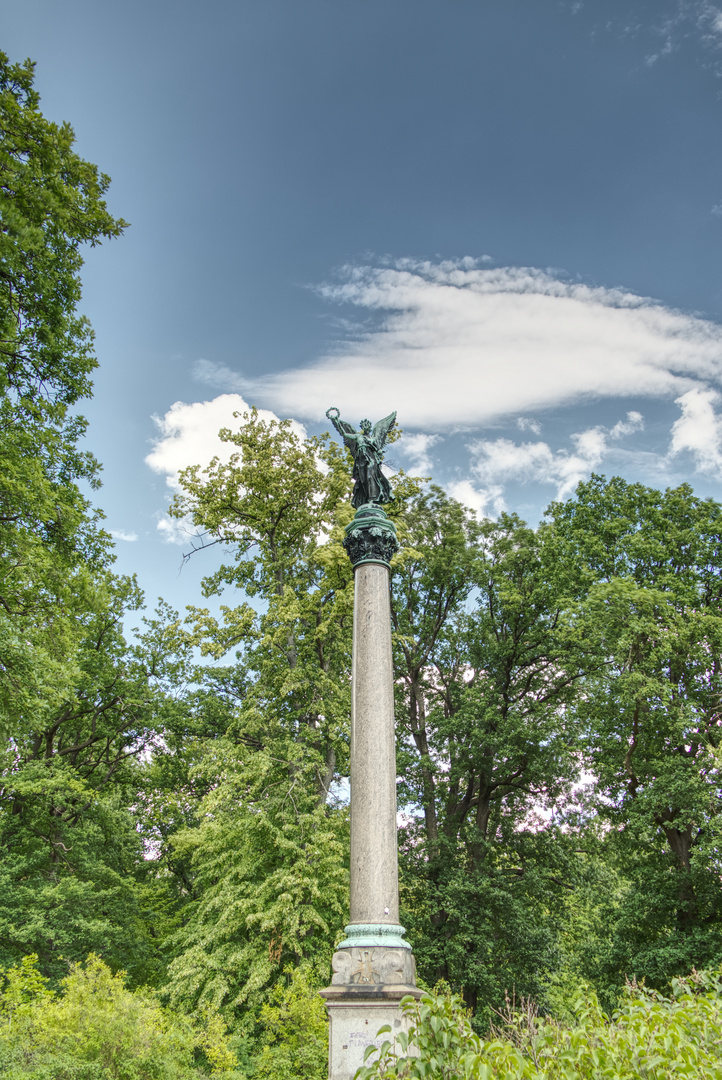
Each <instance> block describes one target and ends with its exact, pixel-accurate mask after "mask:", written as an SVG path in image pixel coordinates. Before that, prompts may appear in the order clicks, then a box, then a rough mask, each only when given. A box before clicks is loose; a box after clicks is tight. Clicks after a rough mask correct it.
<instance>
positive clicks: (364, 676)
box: [321, 503, 419, 1080]
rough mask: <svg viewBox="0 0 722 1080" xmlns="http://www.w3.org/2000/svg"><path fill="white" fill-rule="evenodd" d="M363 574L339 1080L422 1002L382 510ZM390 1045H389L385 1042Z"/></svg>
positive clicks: (364, 529) (336, 1033)
mask: <svg viewBox="0 0 722 1080" xmlns="http://www.w3.org/2000/svg"><path fill="white" fill-rule="evenodd" d="M344 546H345V547H346V550H347V551H348V553H349V557H350V558H351V561H352V563H353V565H354V589H355V591H354V626H353V673H352V703H351V879H350V891H351V896H350V900H351V904H350V911H351V918H350V922H349V925H348V926H347V927H345V934H346V937H345V938H344V940H343V941H342V942H341V944H340V945H339V946H338V949H337V951H336V953H335V954H334V957H333V961H332V966H333V977H332V979H331V985H330V986H329V987H328V988H327V989H326V990H322V991H321V993H322V995H323V997H324V998H325V1000H326V1006H327V1008H328V1014H329V1021H330V1035H329V1078H330V1080H352V1078H353V1075H354V1073H355V1072H356V1069H358V1068H359V1066H360V1065H362V1064H363V1057H364V1051H365V1049H366V1047H367V1046H370V1045H371V1044H372V1043H374V1042H375V1037H376V1032H377V1031H378V1029H379V1027H381V1026H383V1025H385V1024H389V1025H390V1027H391V1029H392V1032H396V1031H401V1030H402V1028H403V1027H404V1026H405V1021H404V1018H403V1016H402V1014H401V1011H400V1010H399V1007H398V1003H399V1001H400V1000H401V998H402V997H405V996H406V995H407V994H414V995H418V994H419V991H418V990H417V989H416V980H415V964H414V958H413V955H412V952H411V946H410V945H409V944H408V942H406V941H404V939H403V934H404V928H403V926H400V925H399V882H398V854H397V846H396V735H395V730H394V674H393V658H392V654H391V608H390V593H389V561H390V559H391V556H392V555H393V553H394V551H396V550H397V548H398V543H397V541H396V530H395V528H394V525H393V523H392V522H390V521H389V519H388V518H387V517H386V514H385V513H384V511H383V510H382V508H381V507H380V506H377V505H376V504H374V503H370V504H367V505H366V506H361V507H359V509H358V510H357V512H356V516H355V518H354V520H353V521H352V523H351V524H350V525H349V526H348V528H347V529H346V540H345V541H344ZM386 1038H389V1036H388V1035H384V1036H383V1037H382V1040H380V1041H383V1039H386Z"/></svg>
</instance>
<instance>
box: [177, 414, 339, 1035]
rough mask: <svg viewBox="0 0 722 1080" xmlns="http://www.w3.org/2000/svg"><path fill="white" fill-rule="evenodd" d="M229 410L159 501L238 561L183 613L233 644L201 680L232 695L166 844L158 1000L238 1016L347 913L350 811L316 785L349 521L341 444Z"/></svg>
mask: <svg viewBox="0 0 722 1080" xmlns="http://www.w3.org/2000/svg"><path fill="white" fill-rule="evenodd" d="M242 420H243V423H242V424H241V425H240V426H239V428H238V430H237V431H235V432H231V431H230V430H224V431H223V432H221V438H222V439H224V440H225V441H227V442H231V443H232V444H233V445H234V448H235V449H234V453H233V455H232V457H231V459H230V461H229V462H228V463H225V464H224V463H221V462H219V461H218V460H216V461H214V462H212V463H211V465H210V466H209V467H208V468H207V469H206V470H204V471H203V472H202V471H201V470H200V469H198V468H193V469H189V470H186V471H185V473H183V474H182V475H181V484H182V486H183V489H184V493H183V494H182V495H181V496H179V498H178V499H177V500H176V502H175V505H174V507H173V508H172V513H174V514H175V515H177V516H184V515H189V516H190V518H191V520H192V521H193V523H194V524H195V525H196V527H198V528H200V529H202V530H204V531H205V538H204V543H205V544H208V543H224V544H228V545H229V546H230V547H231V550H232V551H233V554H234V561H233V562H232V563H226V564H224V565H223V566H222V567H221V569H220V570H219V571H218V572H217V573H216V574H214V575H213V576H211V577H209V578H207V579H206V580H205V581H204V591H205V592H206V595H212V594H214V593H219V592H221V591H222V590H223V589H224V588H226V587H228V586H233V587H235V588H236V589H238V591H239V592H240V603H235V604H234V605H227V606H224V607H223V608H222V618H221V619H220V620H216V619H214V618H212V617H211V615H210V614H209V612H208V611H207V610H205V609H199V608H195V609H192V610H191V613H190V616H189V620H188V624H189V630H188V640H189V642H191V643H192V644H193V645H194V646H196V647H198V648H199V649H200V650H201V652H202V653H205V655H206V656H210V657H213V658H216V659H217V660H219V661H223V662H224V663H225V664H226V665H227V656H226V654H227V653H228V652H229V651H230V650H235V653H236V656H235V663H234V664H232V665H227V666H225V667H222V668H220V669H218V668H208V669H207V670H206V672H205V674H204V675H203V676H202V677H203V678H204V679H206V680H207V685H210V683H211V682H212V681H215V683H216V689H218V687H219V685H222V686H225V687H228V686H233V687H234V688H235V690H234V698H233V702H232V705H231V707H230V711H229V713H228V714H227V719H226V728H225V730H224V732H223V733H222V735H221V736H220V737H219V738H218V739H217V740H216V741H213V742H208V743H207V745H206V746H205V748H204V749H203V750H202V752H201V755H200V757H199V759H198V762H197V764H196V765H195V768H194V770H193V782H194V784H196V785H197V786H198V787H199V788H200V789H204V791H205V794H204V795H203V797H202V799H201V802H200V804H199V806H198V814H197V823H196V824H189V826H188V828H186V829H185V830H182V831H179V832H178V833H177V834H175V835H173V836H170V837H168V845H167V846H168V848H169V851H170V857H171V859H172V860H173V861H175V862H176V863H180V864H182V865H183V866H185V867H186V868H187V871H188V875H189V877H190V878H191V879H192V890H193V894H192V899H191V901H190V902H189V904H188V906H187V908H186V909H185V910H184V914H183V925H182V927H181V928H180V929H179V931H178V933H177V935H176V937H175V953H176V955H175V958H174V960H173V962H172V964H171V967H170V984H169V992H170V994H171V998H172V1000H173V1001H175V1002H178V1003H182V1004H183V1005H184V1007H186V1008H192V1007H195V1005H196V1003H198V1002H201V1003H202V1002H203V1001H213V1002H214V1003H215V1004H216V1005H217V1006H219V1007H220V1006H222V1007H223V1008H224V1009H226V1010H227V1014H228V1015H229V1017H230V1018H231V1020H232V1021H233V1022H234V1023H238V1022H239V1017H240V1016H241V1014H243V1016H244V1019H243V1021H242V1023H244V1024H246V1025H250V1023H251V1018H253V1017H256V1016H257V1015H258V1010H259V1009H260V1007H261V1004H262V1003H263V1001H264V1000H265V997H266V996H267V995H268V993H269V991H270V988H271V987H272V986H273V985H274V983H275V982H276V981H277V980H278V979H279V978H281V977H282V973H283V970H284V968H285V967H286V966H287V965H288V964H289V963H292V964H294V965H298V964H301V965H304V966H306V967H308V968H310V969H312V970H313V969H315V970H316V971H317V972H319V971H321V970H324V971H326V970H327V969H328V967H329V965H330V958H331V953H332V949H333V937H334V934H335V933H336V932H337V931H339V930H340V929H341V927H342V926H343V923H344V921H345V917H344V911H345V907H346V903H347V876H348V875H347V870H346V866H345V864H346V858H345V852H346V850H347V845H348V839H347V821H346V814H345V812H344V811H343V810H340V809H338V808H337V807H335V806H334V805H333V799H332V798H331V797H330V790H331V785H332V783H333V781H334V780H335V779H336V778H337V776H338V773H339V770H343V768H344V765H345V762H346V760H347V756H348V746H347V739H348V715H349V708H350V661H351V620H352V604H353V592H352V586H351V580H352V579H351V568H350V566H349V563H348V558H347V556H346V554H345V552H344V551H343V548H342V547H341V545H340V542H339V538H340V534H341V531H342V526H343V524H344V522H345V521H346V520H349V519H350V516H351V508H350V506H348V503H347V502H346V501H345V500H346V498H347V496H348V492H349V488H350V478H349V476H348V472H347V471H346V469H345V466H344V463H343V457H342V454H341V452H340V451H339V450H338V449H337V448H336V447H334V446H326V445H324V443H323V441H322V440H318V439H310V440H303V439H302V438H301V437H300V436H299V435H298V434H296V433H295V432H294V430H293V428H292V426H291V424H290V423H289V422H288V421H280V422H275V421H274V422H270V423H269V422H266V421H264V420H262V419H261V418H259V416H258V414H257V413H256V412H251V413H250V414H247V415H245V416H244V417H243V418H242ZM252 605H255V606H252Z"/></svg>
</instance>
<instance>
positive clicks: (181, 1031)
mask: <svg viewBox="0 0 722 1080" xmlns="http://www.w3.org/2000/svg"><path fill="white" fill-rule="evenodd" d="M36 964H37V957H25V959H24V960H23V961H22V963H21V964H20V965H18V966H16V967H13V968H11V969H10V970H9V971H8V972H7V973H6V974H5V977H4V986H3V989H2V993H0V1075H2V1076H3V1077H4V1080H201V1078H202V1077H208V1076H215V1077H218V1078H220V1077H224V1078H227V1080H231V1077H233V1076H234V1069H235V1064H236V1062H235V1058H234V1056H233V1054H232V1053H231V1052H230V1050H229V1049H228V1043H227V1040H226V1036H225V1031H224V1028H223V1025H222V1023H221V1021H220V1019H219V1018H218V1017H217V1016H215V1015H211V1014H206V1015H205V1016H204V1017H203V1020H202V1022H200V1023H197V1022H192V1021H191V1020H189V1019H188V1018H185V1017H181V1016H178V1015H175V1014H173V1013H170V1012H169V1011H168V1010H166V1009H164V1008H162V1007H161V1005H160V1004H159V1003H158V1001H157V999H156V998H155V996H154V995H153V994H152V993H151V992H149V991H146V990H135V991H130V990H128V989H127V988H126V986H125V984H124V976H123V973H120V974H113V972H112V971H111V970H110V968H109V967H107V965H106V964H104V963H103V961H102V960H101V959H100V958H99V957H97V956H93V955H91V956H90V957H88V960H87V962H86V963H85V964H74V965H73V966H72V967H71V970H70V974H69V975H68V976H67V977H66V978H65V979H63V981H62V983H61V987H62V989H61V992H60V993H58V994H56V993H54V992H52V991H50V990H48V986H47V980H46V979H44V978H43V976H42V975H40V973H39V972H38V970H37V966H36ZM235 1075H238V1074H235Z"/></svg>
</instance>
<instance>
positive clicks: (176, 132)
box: [0, 0, 722, 607]
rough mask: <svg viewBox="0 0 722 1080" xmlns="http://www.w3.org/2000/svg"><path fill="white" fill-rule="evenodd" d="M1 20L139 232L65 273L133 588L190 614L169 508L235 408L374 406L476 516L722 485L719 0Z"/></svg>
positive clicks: (40, 8)
mask: <svg viewBox="0 0 722 1080" xmlns="http://www.w3.org/2000/svg"><path fill="white" fill-rule="evenodd" d="M5 8H6V10H5V11H4V13H3V16H2V22H1V24H0V25H1V26H2V36H1V38H0V47H1V48H2V49H3V50H4V51H5V52H6V53H8V55H9V56H10V57H11V59H23V58H25V57H26V56H29V57H31V58H32V59H34V60H35V61H37V77H36V85H37V87H38V89H39V91H40V93H41V95H42V107H43V109H44V111H45V113H46V115H47V116H49V117H50V118H52V119H54V120H58V121H60V120H68V121H70V122H71V123H72V125H73V126H74V128H75V131H76V135H77V146H78V150H79V152H80V153H81V154H83V155H84V156H85V157H87V158H88V159H90V160H91V161H94V162H96V163H97V164H98V165H100V167H101V168H102V169H103V170H104V171H106V172H108V173H109V174H110V175H111V176H112V177H113V184H112V187H111V191H110V205H111V208H112V209H113V210H114V211H115V212H116V213H117V214H119V215H122V216H123V217H125V218H126V219H127V220H129V221H130V222H131V228H130V229H129V230H128V231H127V233H126V235H125V236H124V237H123V238H121V239H120V240H117V241H114V242H113V243H112V244H109V245H106V246H103V247H101V248H99V249H95V250H94V251H92V252H89V253H88V256H87V260H86V267H85V271H84V299H83V308H84V310H85V312H86V313H87V314H88V316H89V317H90V319H91V322H92V323H93V326H94V328H95V330H96V335H97V353H98V358H99V360H100V364H101V366H100V369H99V371H98V373H97V377H96V383H95V397H94V399H93V400H92V402H90V403H89V404H88V406H87V407H86V409H85V411H86V413H87V415H88V416H89V418H90V421H91V425H90V431H89V445H90V447H91V449H92V450H93V451H94V452H95V453H96V455H97V456H98V457H99V458H100V459H101V461H102V462H103V463H104V487H103V489H102V490H101V492H100V502H101V505H102V506H103V508H104V509H105V511H106V514H107V525H108V527H109V528H110V529H112V530H114V531H115V532H116V534H117V535H118V536H119V540H118V568H119V569H120V570H121V571H131V570H135V571H137V572H138V574H139V578H140V581H141V584H142V585H143V587H144V588H145V589H146V592H147V594H148V598H149V600H151V601H152V600H153V599H154V597H155V596H157V595H158V594H161V595H163V596H165V597H166V598H167V599H169V600H170V601H171V602H172V603H174V604H176V605H177V606H181V607H182V606H183V605H184V604H186V603H197V602H198V600H199V595H198V583H199V580H200V577H201V576H202V575H203V574H204V573H206V572H208V571H209V570H210V569H211V568H212V567H211V563H210V559H211V558H214V557H215V556H202V555H201V556H196V557H194V559H193V560H191V563H190V564H189V565H188V566H186V567H185V568H184V569H183V571H182V573H180V574H179V565H180V560H181V554H182V551H183V550H184V549H185V548H187V546H188V544H187V537H184V536H183V535H180V536H179V535H178V533H177V530H173V529H171V528H169V526H168V522H167V520H166V519H165V516H164V508H165V506H166V504H167V499H168V496H169V494H170V492H171V491H172V487H173V482H174V477H175V474H176V473H177V470H178V468H180V467H182V466H183V465H184V464H191V463H194V462H195V461H205V460H208V459H209V458H210V457H211V456H212V455H213V453H214V452H215V451H216V449H217V448H218V446H217V443H216V441H215V432H216V431H217V429H218V428H219V427H220V426H221V425H224V424H227V423H229V422H230V420H231V416H230V414H231V413H232V411H233V409H234V408H236V409H237V408H239V407H242V406H241V402H242V401H245V402H248V403H251V404H256V405H258V406H259V407H261V408H264V409H269V410H273V411H275V412H276V413H277V414H278V415H282V416H292V417H294V418H295V419H296V420H297V421H298V422H299V423H301V424H303V425H305V427H306V429H307V430H308V431H309V432H315V431H319V430H323V429H324V428H325V427H327V424H326V423H325V422H324V421H323V416H324V413H325V410H326V408H327V407H328V406H329V405H332V404H333V405H337V406H338V407H339V408H340V409H341V413H342V416H344V417H345V418H348V419H350V420H352V421H358V420H360V419H361V417H362V416H366V415H369V416H371V419H374V420H375V419H377V418H378V417H380V416H383V415H385V414H386V413H387V412H389V411H390V410H391V409H393V408H395V409H397V410H398V413H399V421H400V423H401V425H402V427H403V428H404V430H405V432H406V434H405V437H404V441H403V442H402V443H400V444H397V446H395V447H394V451H393V457H394V460H395V461H396V462H397V464H400V465H404V466H405V467H407V468H412V469H415V470H421V471H422V472H431V473H432V474H433V475H434V477H435V479H436V480H438V481H439V482H441V483H443V484H444V485H445V486H447V487H448V488H449V490H451V491H452V492H453V493H454V494H456V495H457V496H458V497H460V498H462V499H463V500H464V501H466V502H468V503H469V504H471V505H473V506H475V507H476V508H477V509H479V510H481V511H484V512H487V513H492V514H496V513H498V511H499V510H500V509H502V508H504V507H506V508H508V509H510V510H517V511H518V512H519V513H521V514H522V515H523V516H526V517H527V518H528V519H529V520H532V521H536V520H538V518H539V516H540V514H541V512H542V510H543V508H544V506H545V505H546V504H547V503H548V502H549V501H550V500H551V499H552V498H554V497H557V496H559V495H561V496H565V495H567V494H570V493H571V492H572V491H573V489H574V486H575V484H576V483H577V482H578V480H579V479H582V478H583V477H584V476H586V475H588V474H589V472H590V471H591V470H592V469H593V470H595V471H597V472H603V473H606V474H607V475H613V474H616V475H622V476H624V477H626V478H627V479H630V480H641V481H643V482H645V483H649V484H652V485H654V486H660V487H665V486H668V485H673V484H678V483H681V482H683V481H688V482H689V483H691V484H692V485H693V486H694V488H695V490H696V491H697V492H698V493H699V494H701V495H712V496H714V497H715V498H718V499H722V396H721V393H722V278H721V276H720V264H721V261H722V260H721V256H722V137H721V136H722V130H721V118H722V115H721V114H722V97H721V94H722V4H721V5H720V7H717V6H715V5H714V4H712V3H707V2H701V0H643V2H638V3H635V2H634V0H576V2H571V0H570V2H562V0H236V2H230V0H224V2H220V0H207V2H206V3H205V4H203V5H199V4H194V3H188V2H186V0H173V2H171V0H143V2H138V0H124V2H123V3H122V4H120V3H116V4H109V3H106V4H103V3H98V2H97V0H63V3H58V2H57V0H23V3H22V4H14V5H5ZM120 537H128V538H130V537H135V539H125V540H124V539H120ZM204 560H205V561H204Z"/></svg>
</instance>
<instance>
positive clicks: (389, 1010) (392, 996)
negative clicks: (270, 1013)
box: [321, 983, 421, 1080]
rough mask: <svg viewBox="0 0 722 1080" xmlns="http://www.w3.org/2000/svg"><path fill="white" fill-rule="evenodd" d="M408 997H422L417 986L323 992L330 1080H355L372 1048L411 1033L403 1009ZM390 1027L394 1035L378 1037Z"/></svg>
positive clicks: (330, 989)
mask: <svg viewBox="0 0 722 1080" xmlns="http://www.w3.org/2000/svg"><path fill="white" fill-rule="evenodd" d="M407 994H413V996H414V997H420V996H421V991H420V990H419V989H418V988H417V987H416V986H411V985H408V986H407V985H403V984H401V983H398V984H394V985H386V986H382V985H380V984H376V985H368V984H366V985H358V986H329V987H328V988H327V989H326V990H322V991H321V996H322V997H323V998H325V1001H326V1008H327V1009H328V1020H329V1031H328V1077H329V1080H353V1078H354V1075H355V1074H356V1070H357V1069H360V1068H361V1066H362V1065H363V1064H364V1054H365V1053H366V1048H367V1047H369V1046H380V1045H381V1043H382V1042H384V1041H385V1040H386V1039H389V1040H390V1041H392V1042H393V1039H394V1036H395V1035H398V1034H399V1032H401V1031H408V1029H409V1026H410V1024H411V1021H410V1020H407V1018H406V1017H405V1016H404V1014H403V1013H402V1012H401V1009H400V1008H399V1002H400V1001H401V998H402V997H406V996H407ZM386 1024H388V1026H389V1027H390V1028H391V1034H385V1035H382V1036H381V1037H380V1038H377V1037H376V1032H377V1031H378V1030H379V1028H380V1027H384V1026H385V1025H386Z"/></svg>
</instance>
